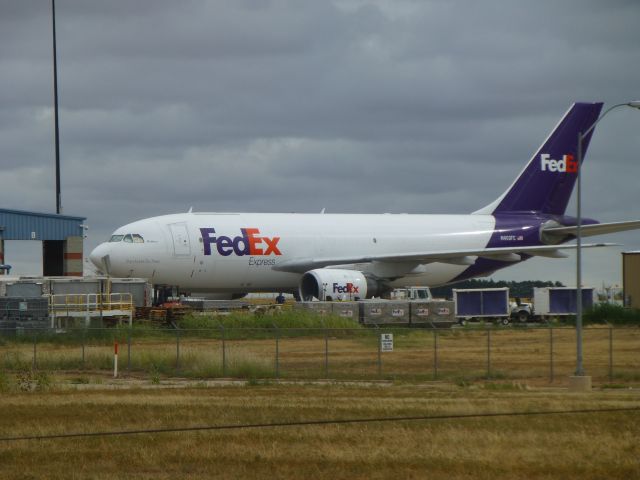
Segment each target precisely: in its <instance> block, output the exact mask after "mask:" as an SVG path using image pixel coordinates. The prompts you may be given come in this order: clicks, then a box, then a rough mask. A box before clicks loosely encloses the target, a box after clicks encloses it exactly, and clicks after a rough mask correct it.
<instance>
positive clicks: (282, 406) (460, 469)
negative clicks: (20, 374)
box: [0, 383, 640, 480]
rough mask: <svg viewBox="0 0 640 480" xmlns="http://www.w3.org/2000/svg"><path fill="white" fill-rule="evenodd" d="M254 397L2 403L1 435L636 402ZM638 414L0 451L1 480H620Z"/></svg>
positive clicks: (631, 460) (440, 391)
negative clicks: (413, 479)
mask: <svg viewBox="0 0 640 480" xmlns="http://www.w3.org/2000/svg"><path fill="white" fill-rule="evenodd" d="M499 386H500V387H501V388H500V390H501V391H496V390H495V389H487V388H483V386H481V385H477V386H473V387H465V388H461V387H456V386H455V385H453V384H441V383H435V384H433V383H432V384H416V385H406V384H402V385H393V386H369V387H353V386H340V385H326V386H314V385H293V386H292V385H289V386H284V385H263V386H247V387H223V388H222V387H220V388H200V389H184V390H163V389H158V390H152V391H147V390H145V391H143V390H128V391H117V392H113V391H53V392H49V393H30V394H25V393H21V394H18V393H12V394H5V395H3V396H0V411H2V412H3V413H2V415H1V416H0V431H1V432H2V434H1V435H2V436H14V435H32V434H47V433H62V432H88V431H106V430H118V429H138V428H140V429H142V428H161V427H179V426H194V425H222V424H245V423H263V422H264V423H271V422H283V421H294V420H314V419H327V418H337V419H339V418H364V417H377V416H411V415H438V414H440V415H441V414H469V413H483V412H507V411H539V410H545V409H548V410H571V409H585V408H607V407H608V408H612V407H637V406H639V405H640V402H639V400H640V394H639V392H638V391H627V390H625V391H608V392H598V393H590V394H569V393H567V392H565V391H563V390H561V389H555V390H553V389H547V390H535V389H534V390H531V389H520V388H517V385H515V386H514V385H512V384H510V383H505V384H502V385H499ZM638 435H640V413H639V412H637V411H636V412H626V413H601V414H589V415H585V414H582V415H556V416H531V417H495V418H471V419H462V420H437V421H413V422H408V421H407V422H395V423H366V424H352V425H330V426H312V427H309V426H307V427H277V428H265V429H259V430H258V429H251V430H234V431H217V432H200V433H166V434H153V435H140V436H122V437H101V438H84V439H65V440H44V441H21V442H12V443H7V442H0V477H1V478H25V479H27V478H64V479H69V478H95V479H102V478H104V479H107V478H109V479H112V478H143V479H146V478H149V479H160V480H161V479H176V478H269V479H274V478H292V479H293V478H296V479H297V478H332V479H339V478H350V479H351V478H363V479H364V478H366V479H376V478H430V479H447V480H452V479H471V478H473V479H537V478H539V479H549V478H563V479H580V480H585V479H586V480H588V479H601V478H608V479H629V478H638V477H639V476H640V446H639V444H638V441H637V439H638Z"/></svg>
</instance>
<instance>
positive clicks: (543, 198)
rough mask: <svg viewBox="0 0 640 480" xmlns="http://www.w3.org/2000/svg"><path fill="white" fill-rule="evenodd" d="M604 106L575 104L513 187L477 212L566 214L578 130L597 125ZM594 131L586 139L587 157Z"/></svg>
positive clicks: (575, 166) (575, 156)
mask: <svg viewBox="0 0 640 480" xmlns="http://www.w3.org/2000/svg"><path fill="white" fill-rule="evenodd" d="M601 109H602V103H574V104H573V105H572V106H571V108H570V109H569V111H568V112H567V113H566V114H565V115H564V117H563V118H562V120H560V123H559V124H558V125H557V126H556V128H555V129H554V130H553V131H552V132H551V135H549V137H548V138H547V139H546V140H545V142H544V143H543V144H542V146H541V147H540V148H539V149H538V151H537V152H536V153H535V155H534V156H533V158H531V160H530V161H529V163H528V164H527V166H526V167H525V168H524V170H523V171H522V172H521V173H520V175H519V176H518V178H517V179H516V181H515V182H514V183H513V184H512V185H511V187H509V189H508V190H507V191H506V192H505V193H503V194H502V195H501V196H500V197H499V198H498V199H496V200H495V201H494V202H493V203H491V204H489V205H487V206H486V207H484V208H482V209H480V210H478V211H476V212H474V213H478V214H494V213H505V212H524V211H535V212H541V213H549V214H555V215H563V214H564V212H565V210H566V208H567V204H568V203H569V197H571V192H572V191H573V186H574V184H575V181H576V173H577V170H578V164H577V159H578V158H577V157H578V156H577V150H578V133H581V132H584V131H586V130H588V129H589V128H590V127H591V125H593V123H594V122H595V121H596V120H597V119H598V116H599V115H600V110H601ZM592 133H593V131H591V132H590V133H589V135H588V136H587V137H586V138H585V139H584V140H583V142H582V159H583V160H584V155H585V153H586V152H587V147H588V146H589V141H590V140H591V134H592Z"/></svg>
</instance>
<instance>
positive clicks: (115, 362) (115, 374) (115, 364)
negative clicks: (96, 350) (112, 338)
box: [113, 342, 118, 378]
mask: <svg viewBox="0 0 640 480" xmlns="http://www.w3.org/2000/svg"><path fill="white" fill-rule="evenodd" d="M113 350H114V353H113V378H118V342H115V343H114V344H113Z"/></svg>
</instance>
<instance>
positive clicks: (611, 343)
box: [609, 326, 613, 382]
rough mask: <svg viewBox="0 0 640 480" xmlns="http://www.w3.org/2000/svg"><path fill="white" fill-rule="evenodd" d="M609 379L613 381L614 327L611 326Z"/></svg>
mask: <svg viewBox="0 0 640 480" xmlns="http://www.w3.org/2000/svg"><path fill="white" fill-rule="evenodd" d="M609 381H610V382H613V327H611V326H610V327H609Z"/></svg>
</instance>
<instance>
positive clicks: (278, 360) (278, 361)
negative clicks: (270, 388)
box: [274, 324, 280, 378]
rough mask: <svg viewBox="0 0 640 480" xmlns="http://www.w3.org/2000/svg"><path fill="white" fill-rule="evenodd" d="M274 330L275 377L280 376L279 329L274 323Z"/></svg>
mask: <svg viewBox="0 0 640 480" xmlns="http://www.w3.org/2000/svg"><path fill="white" fill-rule="evenodd" d="M274 327H275V332H276V378H280V330H278V326H277V325H275V324H274Z"/></svg>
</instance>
